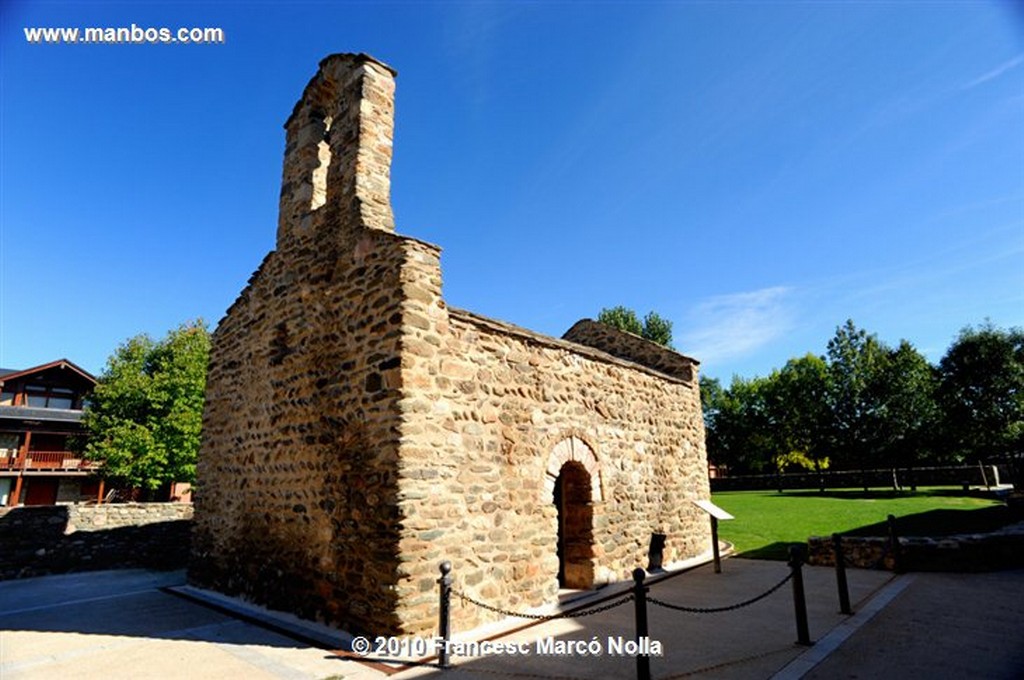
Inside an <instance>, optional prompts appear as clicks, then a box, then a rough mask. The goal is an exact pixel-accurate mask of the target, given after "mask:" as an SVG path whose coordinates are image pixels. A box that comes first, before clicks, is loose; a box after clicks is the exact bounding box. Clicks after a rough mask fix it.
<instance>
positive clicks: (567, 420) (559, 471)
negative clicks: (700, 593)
mask: <svg viewBox="0 0 1024 680" xmlns="http://www.w3.org/2000/svg"><path fill="white" fill-rule="evenodd" d="M394 89H395V71H394V70H392V69H391V68H390V67H388V66H386V65H384V64H382V63H381V62H378V61H376V60H375V59H373V58H371V57H368V56H366V55H363V54H336V55H332V56H329V57H327V58H326V59H324V60H323V61H322V62H321V63H320V68H319V70H318V71H317V73H316V75H315V76H314V77H313V79H312V80H311V81H310V82H309V84H308V85H307V86H306V89H305V90H304V91H303V93H302V98H301V99H300V100H299V102H298V104H296V106H295V109H294V111H293V112H292V115H291V117H290V118H289V119H288V121H287V123H286V124H285V130H286V141H285V155H284V172H283V182H282V187H281V202H280V216H279V219H278V228H277V246H276V248H275V249H274V250H273V251H272V252H270V253H269V254H268V255H267V256H266V258H265V259H264V260H263V263H262V264H261V265H260V266H259V269H258V270H257V271H256V273H255V274H253V276H252V278H251V279H250V281H249V283H248V286H247V287H246V288H245V290H243V291H242V293H241V295H240V296H239V297H238V299H237V300H236V301H235V302H234V303H233V304H232V306H231V307H230V309H228V311H227V314H226V315H225V317H224V318H223V319H222V320H221V322H220V324H219V326H218V327H217V330H216V332H215V334H214V340H213V350H212V355H211V359H210V370H209V378H208V385H207V393H206V411H205V414H204V421H203V444H202V450H201V454H200V460H199V468H198V478H199V493H198V497H197V499H196V512H195V528H194V531H193V555H192V561H191V564H190V568H189V580H190V582H191V583H192V584H193V585H196V586H199V587H202V588H209V589H213V590H217V591H220V592H223V593H227V594H229V595H234V596H238V597H241V598H243V599H246V600H249V601H252V602H255V603H258V604H261V605H264V606H266V607H269V608H271V609H280V610H285V611H290V612H293V613H295V614H297V615H299V616H302V617H304V618H308V619H312V620H319V621H323V622H327V623H331V624H334V625H337V626H340V627H342V628H344V629H347V630H350V631H352V632H366V633H371V634H380V635H384V634H398V633H406V634H417V633H429V632H431V631H433V630H435V627H436V616H437V599H438V598H437V584H436V581H437V578H438V563H439V562H441V561H442V560H450V561H451V562H452V564H453V567H454V569H453V576H454V577H455V585H456V587H457V588H459V589H461V590H463V591H464V592H466V593H467V594H468V595H470V596H472V597H475V598H478V599H482V600H485V601H487V602H489V603H492V604H493V605H495V606H499V607H505V608H512V609H516V610H524V609H527V608H532V607H538V606H541V605H545V604H551V603H554V602H556V600H557V594H558V591H559V588H560V587H563V588H576V589H585V588H591V587H594V586H596V585H600V584H602V583H606V582H610V581H616V580H620V579H623V578H628V575H629V573H630V572H631V571H632V570H633V569H634V568H635V567H637V566H644V565H646V564H647V559H648V550H649V547H650V544H651V539H652V534H664V535H665V536H666V541H665V548H664V560H665V563H666V564H668V563H671V562H673V561H678V560H681V559H685V558H689V557H693V556H695V555H698V554H700V553H702V552H704V551H706V550H707V549H708V548H709V546H710V529H709V526H708V521H707V518H706V516H705V515H703V513H702V512H701V511H700V510H699V509H698V508H696V507H695V506H694V505H693V503H692V501H694V500H705V499H707V498H708V497H709V488H708V479H707V460H706V454H705V449H704V426H703V420H702V416H701V405H700V395H699V391H698V385H697V362H696V361H694V360H693V359H690V358H688V357H685V356H683V355H681V354H678V353H676V352H674V351H671V350H668V349H665V348H663V347H660V346H657V345H655V344H653V343H650V342H647V341H646V340H643V339H641V338H639V337H637V336H634V335H631V334H628V333H623V332H620V331H617V330H615V329H612V328H609V327H607V326H604V325H602V324H599V323H596V322H594V321H589V320H583V321H580V322H579V323H577V324H576V325H574V326H573V327H572V328H571V329H569V331H568V332H567V333H566V334H565V335H564V336H563V337H562V338H560V339H559V338H553V337H548V336H545V335H541V334H539V333H534V332H532V331H529V330H526V329H523V328H519V327H516V326H513V325H510V324H507V323H504V322H501V321H496V320H494V319H489V318H487V317H484V316H480V315H478V314H475V313H473V312H468V311H465V310H461V309H455V308H452V307H449V306H448V305H447V303H446V302H445V299H444V297H443V295H442V292H441V266H440V254H441V250H440V248H438V247H437V246H435V245H433V244H430V243H425V242H423V241H419V240H417V239H415V238H411V237H409V236H403V235H400V234H397V233H395V225H394V218H393V216H392V211H391V204H390V177H389V175H390V164H391V154H392V133H393V120H394ZM452 616H453V624H454V625H455V626H456V629H457V630H458V629H465V628H467V627H470V626H473V625H476V624H480V623H483V622H486V621H488V620H492V619H493V618H494V615H492V614H489V613H488V612H486V611H483V610H480V609H477V608H475V607H472V606H469V605H461V604H460V603H459V601H458V600H456V601H455V603H454V607H453V612H452Z"/></svg>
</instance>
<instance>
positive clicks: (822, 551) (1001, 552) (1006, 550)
mask: <svg viewBox="0 0 1024 680" xmlns="http://www.w3.org/2000/svg"><path fill="white" fill-rule="evenodd" d="M807 545H808V560H807V563H808V564H811V565H815V566H828V567H832V566H835V552H834V550H833V545H832V538H831V537H825V536H812V537H810V538H809V539H807ZM842 545H843V558H844V560H845V563H846V566H848V567H857V568H861V569H889V570H892V569H895V568H896V566H897V564H896V560H895V558H894V555H893V550H892V547H891V545H890V541H889V539H888V538H882V537H878V536H844V537H843V542H842ZM899 554H900V561H899V567H900V568H901V569H902V570H904V571H986V570H991V569H1007V568H1015V567H1022V566H1024V523H1018V524H1014V525H1011V526H1008V527H1004V528H1003V529H1000V530H998V531H993V532H990V533H984V534H957V535H953V536H943V537H941V538H929V537H925V536H901V537H900V538H899Z"/></svg>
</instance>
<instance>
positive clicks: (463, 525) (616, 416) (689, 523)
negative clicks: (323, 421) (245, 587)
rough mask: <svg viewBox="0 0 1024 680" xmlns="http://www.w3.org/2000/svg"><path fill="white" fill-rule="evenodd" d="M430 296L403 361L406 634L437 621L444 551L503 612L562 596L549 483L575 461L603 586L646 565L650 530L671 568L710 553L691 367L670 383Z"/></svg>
mask: <svg viewBox="0 0 1024 680" xmlns="http://www.w3.org/2000/svg"><path fill="white" fill-rule="evenodd" d="M424 288H425V289H426V288H427V287H426V286H425V287H424ZM432 292H433V294H434V298H433V299H432V300H430V301H425V302H424V304H423V307H422V309H421V310H420V315H421V316H420V318H421V320H422V322H421V323H420V324H419V326H417V327H413V328H409V327H407V329H406V330H407V331H408V332H409V333H410V335H411V336H412V337H413V338H415V339H416V342H413V341H412V340H408V341H406V343H405V346H406V347H407V348H410V349H411V351H410V352H408V354H407V355H406V357H403V381H402V382H403V385H404V386H405V396H404V398H403V401H402V410H403V413H404V414H405V421H404V423H403V446H402V449H401V457H402V475H401V478H400V481H399V486H400V492H399V496H400V499H401V502H402V508H403V511H402V515H403V516H404V517H405V518H406V519H405V522H404V528H405V532H404V533H403V536H402V541H401V547H400V552H401V554H402V555H403V560H405V561H404V562H403V576H404V577H405V580H404V582H403V583H401V584H400V586H399V589H400V591H399V592H400V594H401V596H402V604H403V608H402V611H401V613H400V616H401V618H402V622H403V627H404V628H406V629H408V630H412V631H426V630H431V627H432V626H433V625H434V622H435V621H436V584H435V581H436V579H437V564H438V562H440V561H441V560H443V559H447V560H450V561H451V562H452V563H453V567H454V570H453V575H454V577H455V583H456V586H457V587H459V588H462V589H464V590H465V591H466V592H467V594H469V595H470V596H472V597H476V598H478V599H482V600H484V601H486V602H488V603H490V604H493V605H495V606H499V607H506V608H512V609H516V610H523V609H526V608H529V607H537V606H540V605H543V604H551V603H552V602H554V601H555V599H556V597H555V596H556V594H557V589H558V582H557V578H556V576H557V572H558V559H557V557H556V552H555V548H556V542H557V531H558V527H557V511H556V508H555V506H554V504H553V496H552V491H553V488H554V479H555V477H556V476H557V475H558V472H559V469H560V467H561V465H562V464H563V463H564V462H566V461H567V460H578V461H580V462H582V463H583V464H584V465H585V467H586V468H587V471H588V473H589V474H590V476H591V479H592V493H591V499H592V505H591V510H592V513H593V516H592V523H593V546H592V547H593V564H594V574H595V584H599V583H603V582H609V581H614V580H619V579H627V578H629V574H630V573H631V572H632V570H633V569H634V568H636V567H637V566H645V565H646V564H647V553H648V548H649V545H650V539H651V534H652V533H664V534H666V535H667V537H668V539H667V545H666V550H665V562H666V563H669V562H672V561H675V560H680V559H685V558H688V557H693V556H696V555H698V554H700V553H701V552H703V551H706V550H708V549H709V546H710V540H711V539H710V528H709V522H708V520H707V517H706V515H705V514H704V513H703V512H702V511H700V510H698V509H697V508H696V507H695V506H694V505H693V504H692V501H693V500H697V499H707V498H709V496H710V493H709V489H708V479H707V472H706V470H707V466H706V453H705V449H704V428H703V419H702V417H701V409H700V395H699V391H698V386H697V382H696V376H695V373H691V375H693V379H692V380H691V381H682V380H678V379H672V378H669V377H667V376H665V375H663V374H659V373H656V372H654V371H651V370H646V369H644V368H643V367H639V366H637V365H635V364H631V363H628V362H624V361H622V360H620V359H617V358H616V357H613V356H610V355H608V354H605V353H603V352H600V351H595V350H593V349H591V348H589V347H583V346H580V345H576V344H574V343H570V342H565V341H561V340H556V339H554V338H549V337H545V336H542V335H539V334H536V333H532V332H530V331H527V330H524V329H520V328H516V327H514V326H511V325H508V324H504V323H500V322H495V321H493V320H489V319H486V318H483V317H479V316H477V315H474V314H471V313H468V312H464V311H459V310H450V311H449V310H447V309H446V308H445V305H444V302H443V300H442V299H441V297H440V291H439V289H438V290H433V291H432ZM438 340H440V343H438V342H437V341H438ZM406 359H408V361H406ZM691 367H692V364H691ZM691 370H693V369H692V368H691ZM417 556H418V557H419V559H416V558H417ZM453 618H454V621H455V623H456V625H457V626H458V627H459V628H463V629H464V628H466V627H468V626H472V625H476V624H479V623H481V622H483V621H487V620H492V619H493V618H495V617H494V616H493V615H490V614H488V613H487V612H485V611H482V610H480V609H478V608H475V607H473V606H471V605H469V606H463V605H460V604H458V603H456V604H455V605H454V610H453Z"/></svg>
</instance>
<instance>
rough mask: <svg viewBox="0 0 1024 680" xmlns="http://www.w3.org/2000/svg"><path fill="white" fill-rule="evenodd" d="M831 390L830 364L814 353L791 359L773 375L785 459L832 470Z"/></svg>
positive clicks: (819, 468)
mask: <svg viewBox="0 0 1024 680" xmlns="http://www.w3.org/2000/svg"><path fill="white" fill-rule="evenodd" d="M829 389H830V384H829V370H828V365H827V364H826V363H825V360H824V359H822V358H821V357H818V356H815V355H813V354H807V355H805V356H803V357H800V358H798V359H790V360H789V361H787V362H786V365H785V366H784V367H783V368H782V370H781V371H778V372H776V373H773V375H772V388H771V392H772V395H773V398H772V400H771V404H772V409H773V410H774V411H775V414H774V416H773V418H772V420H773V421H774V422H775V424H776V432H777V434H776V436H777V438H778V439H779V444H780V446H779V448H780V449H781V450H780V452H779V455H781V456H783V459H782V460H786V461H790V463H791V464H800V465H801V466H802V467H806V468H809V469H814V470H816V471H818V472H820V471H821V470H823V469H826V468H828V467H829V464H830V460H829V451H830V442H829V437H828V433H829V430H830V424H831V412H830V411H829V408H828V394H829ZM805 461H806V462H805Z"/></svg>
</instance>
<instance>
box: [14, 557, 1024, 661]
mask: <svg viewBox="0 0 1024 680" xmlns="http://www.w3.org/2000/svg"><path fill="white" fill-rule="evenodd" d="M787 572H788V569H787V567H786V566H785V565H784V564H782V563H779V562H762V561H756V560H742V559H731V560H727V561H726V562H725V563H724V573H722V574H714V573H713V570H712V569H711V567H710V566H706V567H700V568H698V569H695V570H693V571H690V572H686V573H683V574H680V575H678V576H674V577H672V578H670V579H667V580H665V581H663V582H661V583H657V584H655V585H653V586H651V596H653V597H655V598H658V599H661V600H664V601H666V602H671V603H676V604H683V605H687V606H698V607H707V606H720V605H726V604H730V603H734V602H739V601H742V600H744V599H747V598H749V597H751V596H754V595H757V594H759V593H761V592H763V591H764V590H766V589H767V588H768V587H770V586H772V585H774V584H775V583H777V582H778V581H779V580H781V579H782V578H783V577H785V575H786V573H787ZM848 573H849V576H850V587H851V599H852V600H853V603H854V608H855V610H856V612H857V613H856V614H855V615H854V616H853V617H845V616H843V615H841V614H839V613H838V602H837V597H836V593H835V580H834V576H833V572H832V571H831V570H830V569H823V568H805V569H804V577H805V585H806V590H807V595H808V614H809V619H810V632H811V638H812V639H813V640H815V641H816V642H817V643H816V644H815V645H814V646H812V647H803V646H799V645H796V644H794V643H795V640H796V626H795V621H794V615H793V599H792V591H791V589H790V585H789V584H786V585H785V586H783V587H782V588H781V589H780V590H779V591H778V592H776V593H775V594H774V595H771V596H770V597H768V598H765V599H764V600H762V601H760V602H758V603H756V604H753V605H751V606H749V607H745V608H743V609H741V610H738V611H733V612H726V613H720V614H685V613H680V612H675V611H671V610H667V609H663V608H660V607H654V606H651V607H650V608H649V618H650V637H651V639H652V640H655V641H657V642H659V643H660V645H661V647H662V653H663V655H662V656H658V657H654V658H652V659H651V668H652V671H653V677H654V678H657V679H659V680H663V679H667V678H677V677H678V678H682V677H700V678H737V679H743V678H752V679H753V678H757V679H765V678H773V677H777V678H780V679H781V678H799V677H807V678H837V677H838V678H875V677H903V678H915V677H922V678H924V677H929V678H934V677H984V678H1021V677H1024V651H1022V650H1024V571H1014V572H1000V573H994V574H971V575H960V574H914V575H910V576H902V577H898V578H896V579H893V577H892V575H891V574H888V573H884V572H873V571H861V570H851V571H850V572H848ZM182 581H183V575H182V574H181V573H180V572H175V573H154V572H145V571H113V572H95V573H88V574H76V575H69V576H51V577H44V578H37V579H26V580H20V581H6V582H0V680H29V679H32V680H34V679H44V678H46V679H48V678H83V679H88V678H102V679H103V680H119V679H121V678H131V679H135V678H217V679H218V680H219V679H221V678H236V677H239V678H245V679H246V680H256V679H260V678H268V679H269V678H285V679H293V678H294V679H296V680H297V679H300V678H302V679H310V680H325V679H327V678H331V679H334V680H337V679H340V678H346V679H348V680H370V679H381V678H387V677H394V678H395V680H405V679H406V678H410V679H411V678H424V677H429V678H434V677H440V676H442V675H443V676H446V677H450V678H460V679H461V678H475V677H479V678H586V679H587V680H599V679H602V678H609V679H611V678H634V677H636V670H635V669H636V662H635V659H634V658H632V657H631V656H627V655H623V656H619V655H617V654H616V651H615V648H614V641H615V640H617V639H618V637H619V636H622V638H623V639H624V640H631V639H632V637H633V625H634V623H633V622H634V615H633V603H628V604H626V605H623V606H620V607H618V608H616V609H613V610H610V611H607V612H602V613H598V614H595V615H593V616H588V617H585V618H580V619H565V620H556V621H550V622H546V623H543V624H539V625H534V626H530V627H527V628H522V629H520V630H518V631H515V632H509V633H508V634H498V637H496V638H495V641H497V642H501V643H503V644H507V643H510V642H512V643H516V644H517V645H522V646H521V647H520V648H519V649H520V650H521V652H525V653H518V654H516V655H514V656H513V655H508V654H489V655H483V656H457V657H456V658H455V659H454V661H455V668H454V669H452V670H449V671H445V672H442V671H439V670H438V669H437V668H435V667H433V666H421V667H409V666H401V665H396V664H386V665H385V664H382V663H379V661H387V660H386V659H380V660H375V659H372V658H371V659H363V658H354V657H353V655H351V654H350V653H349V654H344V653H339V654H335V653H332V652H330V651H326V650H324V649H319V648H316V647H314V646H311V645H308V644H305V643H302V642H297V641H295V639H293V638H291V637H288V636H285V635H280V634H277V633H274V632H271V631H269V630H267V629H265V628H263V627H260V626H256V625H252V624H250V623H245V622H244V621H240V620H238V619H236V618H233V617H230V616H228V615H226V614H224V613H221V612H218V611H215V610H213V609H210V608H208V607H205V606H202V605H199V604H196V603H193V602H190V601H188V600H185V599H182V598H180V597H177V596H174V595H171V594H168V593H166V592H163V591H160V590H158V588H160V587H163V586H171V585H177V584H181V583H182ZM609 590H612V591H613V592H615V591H617V590H618V589H617V588H614V587H610V588H609ZM456 606H472V605H468V604H463V603H461V602H459V601H457V600H456ZM510 623H511V622H510ZM516 625H518V626H522V622H518V623H517V624H516ZM507 628H508V627H506V630H507ZM490 634H491V635H495V634H497V633H496V629H495V628H494V627H491V628H490ZM609 638H611V639H612V641H613V642H612V644H611V645H610V644H609ZM472 639H477V640H479V639H480V636H479V635H476V636H474V637H466V636H464V635H463V636H460V637H458V638H457V640H460V641H468V640H472ZM339 640H340V637H339ZM580 641H584V642H587V643H590V642H592V641H593V642H595V645H596V646H595V647H594V648H593V649H595V650H596V649H597V648H598V646H599V647H600V650H601V655H600V656H594V655H591V654H590V653H589V652H588V653H586V654H582V653H580V652H579V651H578V650H576V651H574V652H572V653H559V652H564V651H565V648H566V647H567V646H569V644H568V643H570V642H572V643H573V645H572V646H573V647H575V643H577V642H580ZM538 645H539V646H538ZM464 651H466V652H469V651H472V650H471V649H470V648H469V647H468V646H467V647H466V648H465V650H464ZM375 661H377V663H375Z"/></svg>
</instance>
